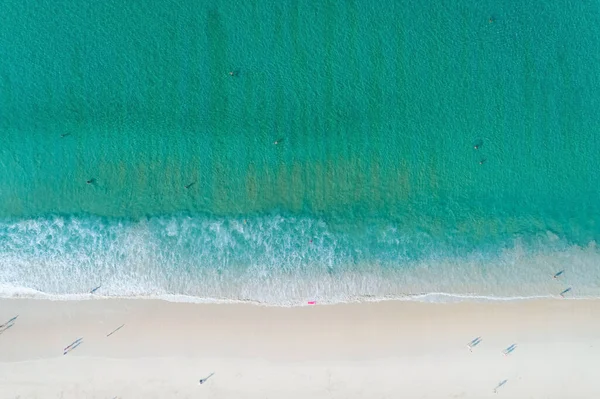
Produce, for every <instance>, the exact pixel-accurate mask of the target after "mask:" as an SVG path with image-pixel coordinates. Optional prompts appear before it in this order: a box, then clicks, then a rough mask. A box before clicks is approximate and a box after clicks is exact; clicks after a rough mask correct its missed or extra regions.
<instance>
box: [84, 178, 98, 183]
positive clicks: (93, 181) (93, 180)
mask: <svg viewBox="0 0 600 399" xmlns="http://www.w3.org/2000/svg"><path fill="white" fill-rule="evenodd" d="M95 182H96V179H90V180H87V181H86V183H87V184H94V183H95Z"/></svg>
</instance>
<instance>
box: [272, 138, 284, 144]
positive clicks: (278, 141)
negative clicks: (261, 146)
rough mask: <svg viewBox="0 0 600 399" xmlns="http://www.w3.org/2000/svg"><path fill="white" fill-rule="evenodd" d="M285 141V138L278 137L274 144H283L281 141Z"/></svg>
mask: <svg viewBox="0 0 600 399" xmlns="http://www.w3.org/2000/svg"><path fill="white" fill-rule="evenodd" d="M282 141H283V138H281V139H277V140H275V141H274V142H273V144H275V145H277V144H281V142H282Z"/></svg>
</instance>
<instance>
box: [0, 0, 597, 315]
mask: <svg viewBox="0 0 600 399" xmlns="http://www.w3.org/2000/svg"><path fill="white" fill-rule="evenodd" d="M230 72H231V74H230ZM599 110H600V7H599V6H598V4H595V3H594V2H575V1H564V2H555V4H546V3H544V2H512V1H491V0H490V1H486V0H484V1H474V0H460V1H422V2H421V1H419V2H413V1H402V0H399V1H391V0H382V1H379V2H373V1H366V0H362V1H358V0H356V1H352V0H347V1H341V0H336V1H333V0H324V1H292V0H279V1H273V0H262V1H261V0H249V1H244V2H236V1H215V0H211V1H202V0H200V1H198V0H194V1H192V0H144V1H142V0H132V1H117V0H105V1H102V2H89V1H83V0H69V1H66V0H52V1H48V0H47V1H31V0H18V1H17V0H6V1H5V2H3V6H2V12H0V295H2V296H13V295H34V296H36V295H44V296H50V297H63V298H79V297H80V296H79V295H81V294H85V293H87V292H89V290H90V289H91V288H94V287H96V286H98V285H102V287H101V288H100V289H99V290H98V291H97V292H98V294H101V295H107V296H161V297H171V298H183V299H184V300H200V301H202V300H219V301H229V300H249V301H257V302H262V303H267V304H282V305H294V304H303V303H306V301H307V300H313V299H316V300H318V301H321V302H339V301H347V300H362V299H383V298H400V297H407V296H408V297H415V296H416V297H418V298H422V295H424V294H436V295H434V296H429V297H430V298H436V299H440V300H449V298H452V296H459V297H460V296H469V297H486V298H521V297H537V296H553V295H557V294H558V293H560V292H561V291H562V290H564V289H566V288H568V287H572V291H571V292H570V293H569V295H571V296H573V297H599V296H600V249H599V248H598V247H597V245H596V243H597V242H598V239H599V238H600V219H599V216H600V168H599V167H598V156H599V155H600V117H599V116H598V115H599V114H600V112H599ZM275 142H277V144H275ZM475 146H477V147H478V148H477V149H475V148H474V147H475ZM88 180H91V183H90V184H87V183H86V181H88ZM188 185H189V187H188V188H186V186H188ZM559 270H565V273H564V275H563V276H562V277H561V279H558V280H554V279H552V278H551V276H552V275H553V274H554V273H556V272H557V271H559ZM440 294H447V295H440Z"/></svg>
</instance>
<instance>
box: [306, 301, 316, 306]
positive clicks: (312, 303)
mask: <svg viewBox="0 0 600 399" xmlns="http://www.w3.org/2000/svg"><path fill="white" fill-rule="evenodd" d="M308 304H309V305H316V304H317V301H308Z"/></svg>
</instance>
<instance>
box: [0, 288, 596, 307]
mask: <svg viewBox="0 0 600 399" xmlns="http://www.w3.org/2000/svg"><path fill="white" fill-rule="evenodd" d="M25 292H27V293H25ZM0 300H33V301H57V302H78V301H94V300H133V301H137V300H146V301H148V300H150V301H164V302H168V303H190V304H199V305H246V304H247V305H254V306H264V307H276V308H295V307H305V306H314V305H320V306H334V305H344V304H363V303H380V302H416V303H437V304H450V303H465V302H466V303H496V302H521V301H523V302H528V301H539V300H560V301H564V300H577V301H596V300H600V296H575V295H569V296H564V297H562V296H560V295H550V294H548V295H532V296H507V297H501V296H491V295H475V294H473V295H469V294H453V293H446V292H431V293H422V294H405V295H399V296H387V297H374V296H363V297H356V298H349V299H347V300H345V301H327V300H321V299H319V298H306V300H305V301H303V302H301V301H297V302H290V303H270V302H260V301H258V300H250V299H248V300H243V299H223V298H202V297H196V296H189V295H179V294H159V295H136V296H119V295H115V296H111V295H101V294H92V293H85V294H47V293H43V292H39V291H34V290H32V289H23V290H22V291H21V293H15V294H12V295H3V294H2V293H0Z"/></svg>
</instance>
